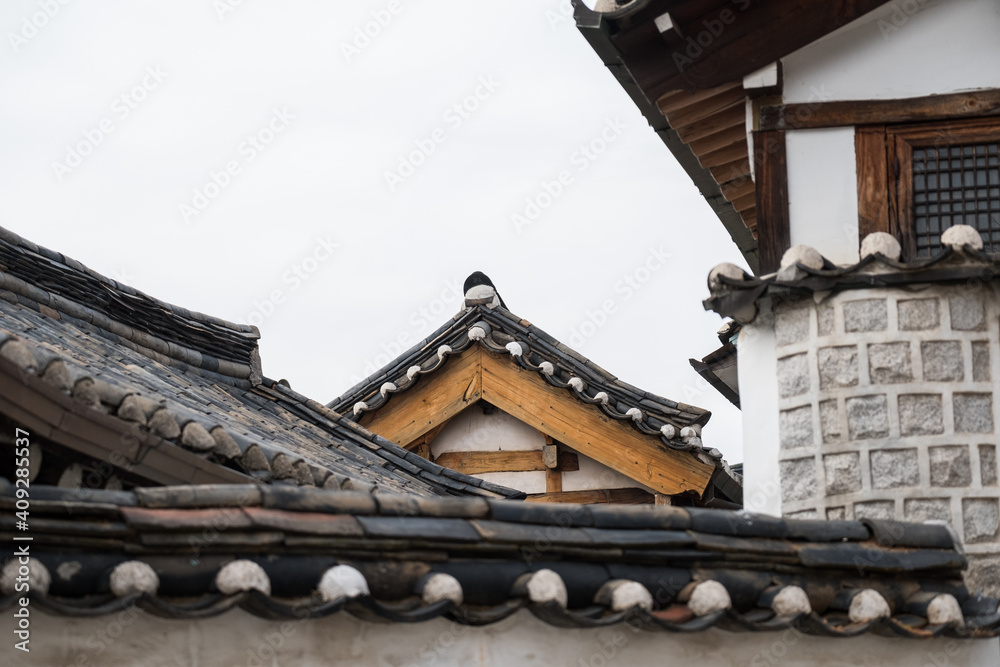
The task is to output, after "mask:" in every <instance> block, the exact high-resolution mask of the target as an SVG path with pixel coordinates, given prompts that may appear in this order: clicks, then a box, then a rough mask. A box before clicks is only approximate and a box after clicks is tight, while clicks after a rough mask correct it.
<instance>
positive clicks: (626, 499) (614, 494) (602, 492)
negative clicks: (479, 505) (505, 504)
mask: <svg viewBox="0 0 1000 667" xmlns="http://www.w3.org/2000/svg"><path fill="white" fill-rule="evenodd" d="M525 500H527V501H528V502H533V503H579V504H581V505H596V504H615V505H648V504H652V503H653V494H652V493H650V492H649V491H645V490H643V489H630V488H625V489H596V490H594V491H557V492H553V493H533V494H529V495H528V497H527V498H525Z"/></svg>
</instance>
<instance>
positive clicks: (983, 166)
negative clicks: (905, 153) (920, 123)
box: [911, 141, 1000, 257]
mask: <svg viewBox="0 0 1000 667" xmlns="http://www.w3.org/2000/svg"><path fill="white" fill-rule="evenodd" d="M998 146H1000V143H998V142H996V141H994V142H987V143H974V144H958V145H943V146H940V145H939V146H929V147H916V146H914V147H913V149H912V150H913V152H912V156H911V177H912V186H911V187H912V190H911V192H912V196H913V202H912V215H913V217H912V223H913V241H914V246H915V247H914V250H915V251H916V255H917V256H918V257H928V256H930V255H932V254H935V253H936V252H937V251H938V250H940V248H941V233H942V232H943V231H944V230H946V229H948V228H949V227H951V226H952V225H962V224H964V225H971V226H972V227H975V228H976V229H978V230H979V232H980V234H982V236H983V243H984V246H985V250H986V251H987V252H1000V150H998Z"/></svg>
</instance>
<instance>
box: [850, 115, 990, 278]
mask: <svg viewBox="0 0 1000 667" xmlns="http://www.w3.org/2000/svg"><path fill="white" fill-rule="evenodd" d="M991 141H1000V117H985V118H972V119H967V120H949V121H939V122H933V123H920V124H907V125H862V126H858V127H857V128H855V135H854V145H855V151H856V154H857V172H858V173H857V175H858V242H859V243H860V241H861V240H863V239H864V237H865V236H867V235H868V234H870V233H872V232H888V233H889V234H892V235H893V236H895V237H896V238H897V239H898V240H899V242H900V245H901V246H902V249H903V257H902V259H903V260H904V261H912V260H914V259H916V258H917V256H916V252H917V250H916V239H915V221H914V214H913V150H914V149H915V148H930V147H934V146H950V145H954V144H974V143H983V142H991Z"/></svg>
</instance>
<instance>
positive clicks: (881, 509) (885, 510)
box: [854, 500, 896, 519]
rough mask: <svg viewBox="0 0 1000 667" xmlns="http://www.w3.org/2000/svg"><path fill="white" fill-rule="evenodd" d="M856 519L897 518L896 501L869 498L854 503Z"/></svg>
mask: <svg viewBox="0 0 1000 667" xmlns="http://www.w3.org/2000/svg"><path fill="white" fill-rule="evenodd" d="M854 518H855V519H895V518H896V503H894V502H893V501H891V500H867V501H865V502H863V503H854Z"/></svg>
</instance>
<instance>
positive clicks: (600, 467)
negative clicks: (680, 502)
mask: <svg viewBox="0 0 1000 667" xmlns="http://www.w3.org/2000/svg"><path fill="white" fill-rule="evenodd" d="M570 451H572V450H570ZM577 458H578V459H579V461H580V469H579V470H570V471H567V472H564V473H563V476H562V479H563V483H562V487H563V491H588V490H590V489H645V490H646V491H649V492H650V493H655V491H653V489H651V488H649V487H648V486H644V485H642V484H640V483H639V482H637V481H635V480H634V479H632V478H630V477H627V476H626V475H623V474H621V473H620V472H618V471H616V470H612V469H611V468H609V467H607V466H606V465H604V464H602V463H598V462H597V461H595V460H594V459H592V458H590V457H589V456H584V455H583V454H577Z"/></svg>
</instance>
